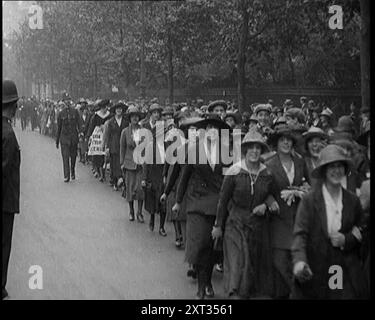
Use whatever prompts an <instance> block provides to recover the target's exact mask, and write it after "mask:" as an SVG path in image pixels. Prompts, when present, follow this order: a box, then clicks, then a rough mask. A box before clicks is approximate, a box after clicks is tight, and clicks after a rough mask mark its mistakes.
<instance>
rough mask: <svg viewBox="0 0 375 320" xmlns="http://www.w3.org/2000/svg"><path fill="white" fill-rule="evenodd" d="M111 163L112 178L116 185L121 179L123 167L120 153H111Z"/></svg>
mask: <svg viewBox="0 0 375 320" xmlns="http://www.w3.org/2000/svg"><path fill="white" fill-rule="evenodd" d="M109 161H110V162H109V163H110V167H111V178H112V179H113V180H114V181H113V182H114V183H116V182H117V179H118V178H120V177H121V175H122V173H121V167H120V155H119V154H118V153H111V154H110V157H109Z"/></svg>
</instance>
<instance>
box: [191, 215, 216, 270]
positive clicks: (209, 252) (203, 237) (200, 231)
mask: <svg viewBox="0 0 375 320" xmlns="http://www.w3.org/2000/svg"><path fill="white" fill-rule="evenodd" d="M186 218H187V219H186V247H185V260H186V262H188V263H190V264H197V265H207V264H209V263H210V262H211V261H212V259H213V257H214V256H215V254H214V250H213V247H214V241H213V240H212V236H211V232H212V227H213V226H214V224H215V219H216V217H215V216H208V215H204V214H201V213H195V212H189V213H187V217H186Z"/></svg>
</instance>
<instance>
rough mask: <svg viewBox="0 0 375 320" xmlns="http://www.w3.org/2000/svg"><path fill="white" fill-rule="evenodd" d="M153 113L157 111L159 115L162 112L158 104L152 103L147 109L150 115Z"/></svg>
mask: <svg viewBox="0 0 375 320" xmlns="http://www.w3.org/2000/svg"><path fill="white" fill-rule="evenodd" d="M154 111H159V112H160V113H162V111H163V108H162V106H161V105H160V104H158V103H153V104H152V105H151V106H150V108H149V109H148V112H149V113H150V114H151V113H153V112H154Z"/></svg>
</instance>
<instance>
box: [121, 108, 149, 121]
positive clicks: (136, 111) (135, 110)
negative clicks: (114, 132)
mask: <svg viewBox="0 0 375 320" xmlns="http://www.w3.org/2000/svg"><path fill="white" fill-rule="evenodd" d="M134 114H135V115H137V116H138V117H139V120H141V119H143V118H144V117H145V114H144V113H143V112H141V111H139V109H138V108H137V107H136V106H135V105H131V106H130V107H129V108H128V110H127V111H126V113H125V116H126V117H127V118H128V119H129V120H130V116H132V115H134Z"/></svg>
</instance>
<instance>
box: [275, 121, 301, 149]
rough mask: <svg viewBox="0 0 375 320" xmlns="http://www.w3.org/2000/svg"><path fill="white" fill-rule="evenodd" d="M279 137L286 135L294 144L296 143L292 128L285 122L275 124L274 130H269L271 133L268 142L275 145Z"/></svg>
mask: <svg viewBox="0 0 375 320" xmlns="http://www.w3.org/2000/svg"><path fill="white" fill-rule="evenodd" d="M281 137H288V138H290V139H292V141H293V144H294V145H295V144H296V143H297V138H296V136H295V134H294V133H293V130H292V128H291V127H290V126H288V125H286V124H280V125H278V126H277V128H276V130H274V131H273V132H271V134H270V135H269V137H268V144H269V145H272V146H276V145H277V142H278V141H279V139H280V138H281Z"/></svg>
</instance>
